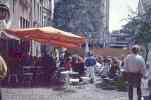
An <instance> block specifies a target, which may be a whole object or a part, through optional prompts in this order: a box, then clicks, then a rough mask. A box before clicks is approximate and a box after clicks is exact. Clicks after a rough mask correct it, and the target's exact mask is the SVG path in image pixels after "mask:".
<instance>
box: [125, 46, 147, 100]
mask: <svg viewBox="0 0 151 100" xmlns="http://www.w3.org/2000/svg"><path fill="white" fill-rule="evenodd" d="M139 49H140V48H139V46H138V45H135V46H133V47H132V49H131V53H130V54H129V55H128V56H127V57H126V58H125V61H124V71H125V72H126V73H127V74H126V75H127V81H128V97H129V100H133V88H137V97H138V100H141V97H142V92H141V78H142V77H144V75H145V61H144V58H143V57H142V56H140V55H139V54H138V53H139Z"/></svg>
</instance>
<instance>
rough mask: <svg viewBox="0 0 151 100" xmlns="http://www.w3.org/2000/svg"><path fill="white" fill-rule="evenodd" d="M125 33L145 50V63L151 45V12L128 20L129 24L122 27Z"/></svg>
mask: <svg viewBox="0 0 151 100" xmlns="http://www.w3.org/2000/svg"><path fill="white" fill-rule="evenodd" d="M122 30H124V31H125V32H127V33H129V34H131V36H133V37H134V38H133V39H134V41H135V42H136V43H137V44H140V45H142V46H144V48H145V62H147V59H148V54H149V50H150V48H151V47H150V44H151V10H150V11H148V12H146V13H145V14H142V15H137V16H134V17H131V18H129V22H128V23H127V24H126V25H124V27H123V29H122Z"/></svg>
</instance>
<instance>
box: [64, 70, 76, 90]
mask: <svg viewBox="0 0 151 100" xmlns="http://www.w3.org/2000/svg"><path fill="white" fill-rule="evenodd" d="M61 74H63V75H65V76H66V85H67V87H68V86H69V84H70V75H78V74H79V73H78V72H74V71H62V72H61Z"/></svg>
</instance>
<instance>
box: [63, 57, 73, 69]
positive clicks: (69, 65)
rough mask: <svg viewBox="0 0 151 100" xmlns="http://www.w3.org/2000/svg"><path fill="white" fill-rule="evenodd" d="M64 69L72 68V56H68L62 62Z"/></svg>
mask: <svg viewBox="0 0 151 100" xmlns="http://www.w3.org/2000/svg"><path fill="white" fill-rule="evenodd" d="M64 69H65V70H72V57H68V58H67V59H66V60H65V63H64Z"/></svg>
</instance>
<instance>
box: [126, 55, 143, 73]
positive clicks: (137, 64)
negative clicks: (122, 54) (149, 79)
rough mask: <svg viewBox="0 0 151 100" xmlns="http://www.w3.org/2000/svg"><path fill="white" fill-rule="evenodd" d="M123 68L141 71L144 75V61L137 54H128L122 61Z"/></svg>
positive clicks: (129, 70) (130, 70) (128, 70)
mask: <svg viewBox="0 0 151 100" xmlns="http://www.w3.org/2000/svg"><path fill="white" fill-rule="evenodd" d="M124 70H125V71H126V72H141V74H142V75H145V61H144V59H143V57H142V56H140V55H138V54H129V55H128V56H127V57H126V59H125V61H124Z"/></svg>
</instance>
